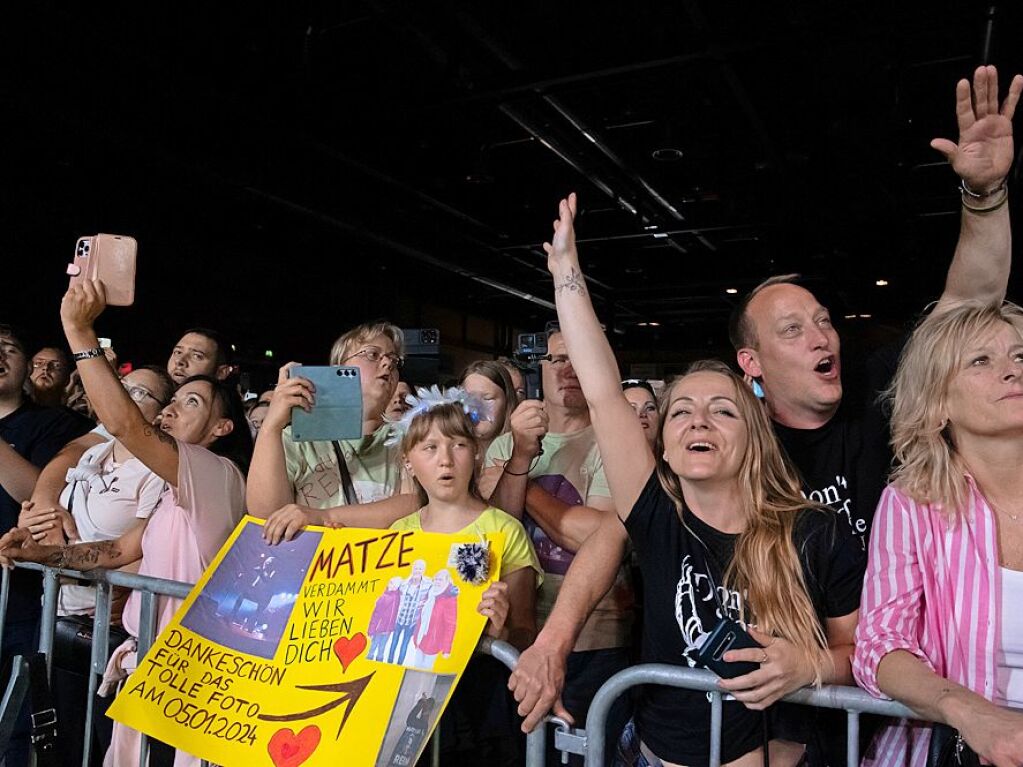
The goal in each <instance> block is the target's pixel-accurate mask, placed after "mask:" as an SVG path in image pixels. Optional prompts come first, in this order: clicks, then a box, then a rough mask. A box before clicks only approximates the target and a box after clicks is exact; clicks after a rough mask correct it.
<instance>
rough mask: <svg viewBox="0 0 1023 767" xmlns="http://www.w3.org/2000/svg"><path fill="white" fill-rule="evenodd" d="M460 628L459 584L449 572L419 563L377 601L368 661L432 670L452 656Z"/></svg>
mask: <svg viewBox="0 0 1023 767" xmlns="http://www.w3.org/2000/svg"><path fill="white" fill-rule="evenodd" d="M457 628H458V586H456V585H454V583H452V581H451V571H450V570H448V569H447V568H440V569H438V570H437V571H436V572H435V573H433V574H432V575H430V574H428V573H427V567H426V562H424V561H423V560H421V559H417V560H416V561H414V562H413V563H412V568H411V570H409V572H408V575H407V577H401V576H397V577H393V578H391V579H390V580H388V581H387V586H386V588H385V589H384V592H383V593H382V594H380V596H378V597H377V598H376V602H375V604H374V606H373V613H372V614H371V615H370V618H369V625H368V626H367V628H366V634H367V635H368V636H369V655H368V656H367V657H368V658H369V660H375V661H379V662H381V663H393V664H396V665H399V666H408V667H410V668H419V669H425V670H427V671H430V670H432V669H433V666H434V663H436V661H437V656H438V655H440V656H443V657H445V658H446V657H448V656H450V655H451V646H452V644H453V642H454V640H455V631H456V630H457Z"/></svg>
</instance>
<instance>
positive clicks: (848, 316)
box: [844, 314, 856, 320]
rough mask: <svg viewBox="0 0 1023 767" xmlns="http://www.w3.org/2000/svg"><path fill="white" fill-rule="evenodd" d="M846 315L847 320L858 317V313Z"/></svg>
mask: <svg viewBox="0 0 1023 767" xmlns="http://www.w3.org/2000/svg"><path fill="white" fill-rule="evenodd" d="M844 316H845V318H846V319H847V320H854V319H856V315H855V314H846V315H844Z"/></svg>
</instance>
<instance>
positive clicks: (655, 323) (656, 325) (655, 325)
mask: <svg viewBox="0 0 1023 767" xmlns="http://www.w3.org/2000/svg"><path fill="white" fill-rule="evenodd" d="M649 325H650V327H652V328H659V327H660V326H661V323H659V322H651V323H649Z"/></svg>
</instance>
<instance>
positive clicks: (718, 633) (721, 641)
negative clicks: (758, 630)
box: [696, 618, 763, 679]
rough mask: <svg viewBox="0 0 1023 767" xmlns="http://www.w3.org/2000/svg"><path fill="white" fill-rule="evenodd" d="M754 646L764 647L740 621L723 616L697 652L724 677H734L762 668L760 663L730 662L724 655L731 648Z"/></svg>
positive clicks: (699, 657) (703, 661) (705, 662)
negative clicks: (748, 632) (724, 658)
mask: <svg viewBox="0 0 1023 767" xmlns="http://www.w3.org/2000/svg"><path fill="white" fill-rule="evenodd" d="M752 647H761V648H762V647H763V645H762V644H760V643H759V642H757V641H756V640H755V639H754V638H753V637H751V636H750V635H749V634H747V633H746V629H744V628H743V627H742V626H741V625H740V624H739V623H737V622H736V621H733V620H731V619H730V618H722V619H721V620H720V621H718V625H717V626H715V627H714V630H713V631H711V632H710V633H709V634H708V635H707V638H706V639H705V640H703V644H702V645H700V649H699V650H698V651H697V653H696V658H697V660H699V661H700V663H702V664H703V665H704V666H706V667H707V668H709V669H710V670H711V671H713V672H714V673H715V674H717V675H718V676H719V677H721V678H722V679H734V678H735V677H737V676H742V675H743V674H749V673H752V672H754V671H756V670H757V669H759V668H760V664H759V663H751V662H749V661H737V662H732V663H728V662H727V661H724V660H722V656H724V654H725V653H726V652H728V651H729V650H744V649H747V648H752Z"/></svg>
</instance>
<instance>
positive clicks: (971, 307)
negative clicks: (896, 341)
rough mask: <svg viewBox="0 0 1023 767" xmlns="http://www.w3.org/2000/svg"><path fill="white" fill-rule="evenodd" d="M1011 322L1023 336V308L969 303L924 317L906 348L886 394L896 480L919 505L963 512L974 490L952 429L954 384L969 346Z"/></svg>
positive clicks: (952, 514)
mask: <svg viewBox="0 0 1023 767" xmlns="http://www.w3.org/2000/svg"><path fill="white" fill-rule="evenodd" d="M1002 322H1004V323H1006V324H1007V325H1011V326H1012V327H1014V328H1015V329H1016V332H1017V333H1019V334H1020V338H1021V339H1023V309H1021V308H1020V307H1019V306H1017V305H1016V304H1012V303H1009V302H1005V303H1003V304H1000V305H996V304H985V303H980V302H977V301H969V302H965V303H963V304H960V305H959V306H956V307H955V308H954V309H950V310H948V311H945V312H941V313H939V314H934V313H931V314H929V315H927V316H926V317H924V318H923V319H922V320H921V321H920V323H919V324H918V325H917V327H916V330H914V331H913V336H912V337H911V338H910V340H909V343H907V344H906V347H905V348H904V349H903V350H902V356H901V357H900V358H899V368H898V371H897V372H896V373H895V378H894V380H893V381H892V384H891V386H890V387H889V388H888V390H887V391H886V392H885V393H884V394H883V395H882V396H883V397H884V398H885V399H887V400H888V401H889V402H890V403H891V409H892V415H891V430H892V449H893V451H894V453H895V463H896V469H895V470H894V471H893V472H892V475H891V482H892V484H894V485H896V486H898V488H899V489H900V490H902V491H903V492H905V493H906V494H907V495H909V496H910V497H911V498H913V499H914V500H915V501H917V502H919V503H930V504H934V505H936V506H940V507H941V508H942V510H943V511H944V512H945V513H946V514H948V515H950V516H955V515H956V514H958V513H959V512H960V511H961V510H962V509H963V508H964V507H965V504H966V495H967V493H968V490H967V485H966V477H965V474H966V472H967V471H968V467H967V466H966V465H965V463H964V462H963V459H962V456H961V455H960V454H959V452H958V451H957V450H956V447H955V444H954V440H953V438H952V433H951V430H950V429H949V427H948V415H947V413H946V410H947V404H948V388H949V385H950V384H951V383H952V379H953V378H955V376H956V374H957V373H958V372H959V370H961V369H962V366H963V362H964V356H965V354H966V352H967V351H968V349H969V347H970V346H971V345H972V344H973V343H974V342H975V341H976V340H977V339H978V338H979V337H980V336H981V335H983V334H984V333H986V332H988V331H989V330H991V329H992V328H994V327H996V326H997V325H998V324H999V323H1002Z"/></svg>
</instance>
